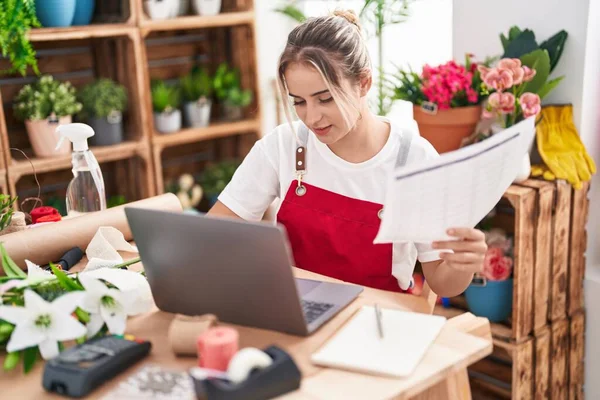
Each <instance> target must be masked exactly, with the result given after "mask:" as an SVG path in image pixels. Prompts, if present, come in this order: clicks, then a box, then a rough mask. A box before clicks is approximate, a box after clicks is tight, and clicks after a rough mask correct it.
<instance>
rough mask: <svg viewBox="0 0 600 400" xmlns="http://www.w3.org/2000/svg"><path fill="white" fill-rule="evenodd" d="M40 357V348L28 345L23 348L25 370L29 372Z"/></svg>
mask: <svg viewBox="0 0 600 400" xmlns="http://www.w3.org/2000/svg"><path fill="white" fill-rule="evenodd" d="M37 357H38V348H37V346H36V347H28V348H26V349H25V350H23V371H24V372H25V373H28V372H29V371H31V370H32V368H33V366H34V365H35V362H36V360H37Z"/></svg>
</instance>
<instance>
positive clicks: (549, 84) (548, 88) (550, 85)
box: [537, 76, 564, 99]
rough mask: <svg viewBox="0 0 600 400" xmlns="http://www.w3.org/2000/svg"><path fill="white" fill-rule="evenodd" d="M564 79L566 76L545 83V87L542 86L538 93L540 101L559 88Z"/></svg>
mask: <svg viewBox="0 0 600 400" xmlns="http://www.w3.org/2000/svg"><path fill="white" fill-rule="evenodd" d="M563 79H564V76H559V77H558V78H554V79H551V80H549V81H548V82H546V83H544V86H542V88H541V89H540V90H539V91H538V93H537V94H538V96H540V99H543V98H544V97H546V96H547V95H548V94H549V93H550V92H551V91H552V90H554V88H555V87H556V86H558V84H559V83H560V81H562V80H563Z"/></svg>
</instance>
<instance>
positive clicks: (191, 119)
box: [180, 68, 212, 127]
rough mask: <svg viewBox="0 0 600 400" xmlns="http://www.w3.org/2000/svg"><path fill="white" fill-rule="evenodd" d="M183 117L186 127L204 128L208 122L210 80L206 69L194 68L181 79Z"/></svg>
mask: <svg viewBox="0 0 600 400" xmlns="http://www.w3.org/2000/svg"><path fill="white" fill-rule="evenodd" d="M180 83H181V92H182V95H183V99H184V104H183V116H184V121H185V124H186V125H187V126H192V127H204V126H208V123H209V122H210V110H211V106H212V100H211V96H212V80H211V77H210V75H209V74H208V72H207V71H206V69H204V68H202V69H200V68H194V69H193V70H192V71H190V72H189V73H188V74H187V75H185V76H184V77H183V78H181V82H180Z"/></svg>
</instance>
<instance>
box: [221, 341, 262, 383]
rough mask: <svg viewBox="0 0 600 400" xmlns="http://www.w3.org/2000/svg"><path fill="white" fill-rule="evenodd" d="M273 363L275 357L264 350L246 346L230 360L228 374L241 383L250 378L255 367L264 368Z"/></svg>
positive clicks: (234, 381)
mask: <svg viewBox="0 0 600 400" xmlns="http://www.w3.org/2000/svg"><path fill="white" fill-rule="evenodd" d="M272 363H273V359H272V358H271V357H270V356H269V355H268V354H267V353H265V352H264V351H262V350H259V349H257V348H254V347H246V348H244V349H242V350H240V351H238V352H237V353H236V354H235V355H234V356H233V358H232V359H231V361H229V367H228V368H227V376H228V377H229V380H230V381H231V382H233V383H240V382H243V381H244V380H246V378H248V375H250V372H251V371H252V370H253V369H255V368H258V369H263V368H266V367H268V366H269V365H271V364H272Z"/></svg>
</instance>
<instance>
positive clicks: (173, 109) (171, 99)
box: [152, 80, 181, 133]
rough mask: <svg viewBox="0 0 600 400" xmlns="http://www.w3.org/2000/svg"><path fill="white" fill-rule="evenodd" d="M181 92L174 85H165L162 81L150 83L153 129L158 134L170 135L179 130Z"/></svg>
mask: <svg viewBox="0 0 600 400" xmlns="http://www.w3.org/2000/svg"><path fill="white" fill-rule="evenodd" d="M180 102H181V90H180V88H179V87H178V86H176V85H167V84H166V83H165V82H164V81H162V80H157V81H154V82H153V83H152V106H153V108H154V127H155V128H156V130H157V131H158V132H161V133H171V132H176V131H178V130H180V129H181V111H180V110H179V105H180Z"/></svg>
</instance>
